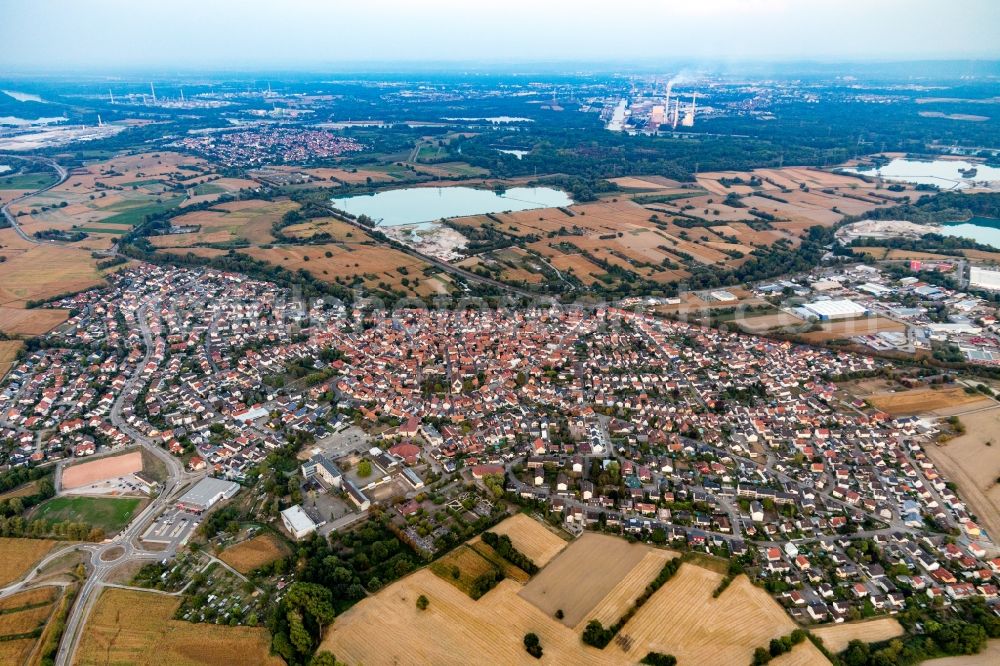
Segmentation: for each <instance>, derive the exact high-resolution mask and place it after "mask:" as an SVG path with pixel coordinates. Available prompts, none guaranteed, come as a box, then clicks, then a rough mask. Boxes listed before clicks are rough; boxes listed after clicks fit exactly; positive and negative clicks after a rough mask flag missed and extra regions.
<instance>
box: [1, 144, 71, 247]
mask: <svg viewBox="0 0 1000 666" xmlns="http://www.w3.org/2000/svg"><path fill="white" fill-rule="evenodd" d="M7 158H13V159H19V160H33V161H35V162H41V163H42V164H46V165H48V166H50V167H52V168H53V169H55V172H56V174H58V176H59V179H58V180H57V181H56V182H54V183H51V184H49V185H46V186H45V187H43V188H42V189H40V190H35V191H34V192H28V193H27V194H22V195H21V196H19V197H17V198H16V199H11V200H10V201H8V202H7V203H6V204H4V206H3V208H2V209H0V211H2V212H3V216H4V217H5V218H6V219H7V223H8V224H9V225H10V226H11V227H12V228H13V229H14V231H16V232H17V235H18V236H20V237H21V238H23V239H24V240H26V241H28V242H29V243H34V244H35V245H41V244H43V243H50V244H56V242H55V241H44V240H39V239H38V238H34V237H33V236H29V235H28V234H26V233H24V230H23V229H22V228H21V225H19V224H18V223H17V217H16V216H15V215H14V214H13V213H11V212H10V207H11V205H12V204H16V203H18V202H19V201H24V200H25V199H27V198H29V197H33V196H35V195H37V194H41V193H42V192H48V191H49V190H51V189H52V188H53V187H56V186H58V185H62V184H63V183H65V182H66V179H67V178H69V172H68V171H66V169H65V168H64V167H63V166H62V165H61V164H59V163H58V162H56V161H55V160H52V159H49V158H47V157H35V156H34V155H4V159H7Z"/></svg>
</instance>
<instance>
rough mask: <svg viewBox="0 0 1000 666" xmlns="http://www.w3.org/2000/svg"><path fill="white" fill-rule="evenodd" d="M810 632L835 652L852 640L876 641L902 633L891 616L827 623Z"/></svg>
mask: <svg viewBox="0 0 1000 666" xmlns="http://www.w3.org/2000/svg"><path fill="white" fill-rule="evenodd" d="M812 633H813V634H815V635H816V636H817V637H819V638H820V639H822V640H823V646H824V647H825V648H826V649H827V650H829V651H830V652H833V653H834V654H837V653H838V652H842V651H844V650H846V649H847V644H848V643H850V642H851V641H853V640H860V641H864V642H865V643H878V642H880V641H887V640H889V639H890V638H896V637H897V636H902V635H903V627H902V625H900V624H899V622H898V621H897V620H896V619H895V618H892V617H880V618H878V619H875V620H868V621H866V622H845V623H843V624H828V625H824V626H822V627H816V628H814V629H812Z"/></svg>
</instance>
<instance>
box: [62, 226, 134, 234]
mask: <svg viewBox="0 0 1000 666" xmlns="http://www.w3.org/2000/svg"><path fill="white" fill-rule="evenodd" d="M73 231H83V232H87V233H92V234H125V233H128V232H127V231H125V230H124V229H101V228H100V227H77V228H75V229H74V230H73Z"/></svg>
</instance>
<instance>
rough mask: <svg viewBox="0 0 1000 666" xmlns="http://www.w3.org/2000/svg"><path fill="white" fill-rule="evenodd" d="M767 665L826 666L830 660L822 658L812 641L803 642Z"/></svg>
mask: <svg viewBox="0 0 1000 666" xmlns="http://www.w3.org/2000/svg"><path fill="white" fill-rule="evenodd" d="M761 647H763V646H761ZM769 663H770V664H771V666H828V665H829V663H830V660H829V659H827V658H826V657H824V656H823V653H822V652H820V651H819V648H818V647H816V646H815V645H813V644H812V641H810V640H805V641H802V642H801V643H799V644H798V645H796V646H795V647H794V648H792V651H791V652H786V653H785V654H783V655H781V656H778V657H775V658H774V659H772V660H771V661H770V662H769Z"/></svg>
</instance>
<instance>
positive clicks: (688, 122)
mask: <svg viewBox="0 0 1000 666" xmlns="http://www.w3.org/2000/svg"><path fill="white" fill-rule="evenodd" d="M684 81H686V79H685V77H683V76H681V75H677V76H674V77H671V78H670V79H668V80H667V83H666V85H665V86H664V85H663V79H654V80H652V81H649V80H647V87H646V90H645V91H643V90H642V87H641V85H640V86H637V85H636V81H635V79H632V80H631V81H630V92H629V93H628V94H627V95H623V96H622V97H620V98H615V99H613V100H608V101H606V102H605V106H604V109H603V111H602V118H603V120H604V121H605V127H606V128H607V129H608V130H610V131H612V132H630V133H646V134H652V133H656V132H658V131H659V130H660V128H661V127H663V126H664V125H669V126H670V129H671V131H675V130H676V129H677V126H678V125H680V126H681V127H685V128H689V127H694V122H695V119H696V117H697V113H698V101H697V97H698V93H697V92H694V91H692V92H691V103H690V105H687V104H684V103H683V101H682V100H681V94H678V93H675V92H674V85H675V84H679V83H681V82H684ZM661 95H662V96H661ZM708 110H709V111H710V110H711V107H708Z"/></svg>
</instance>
